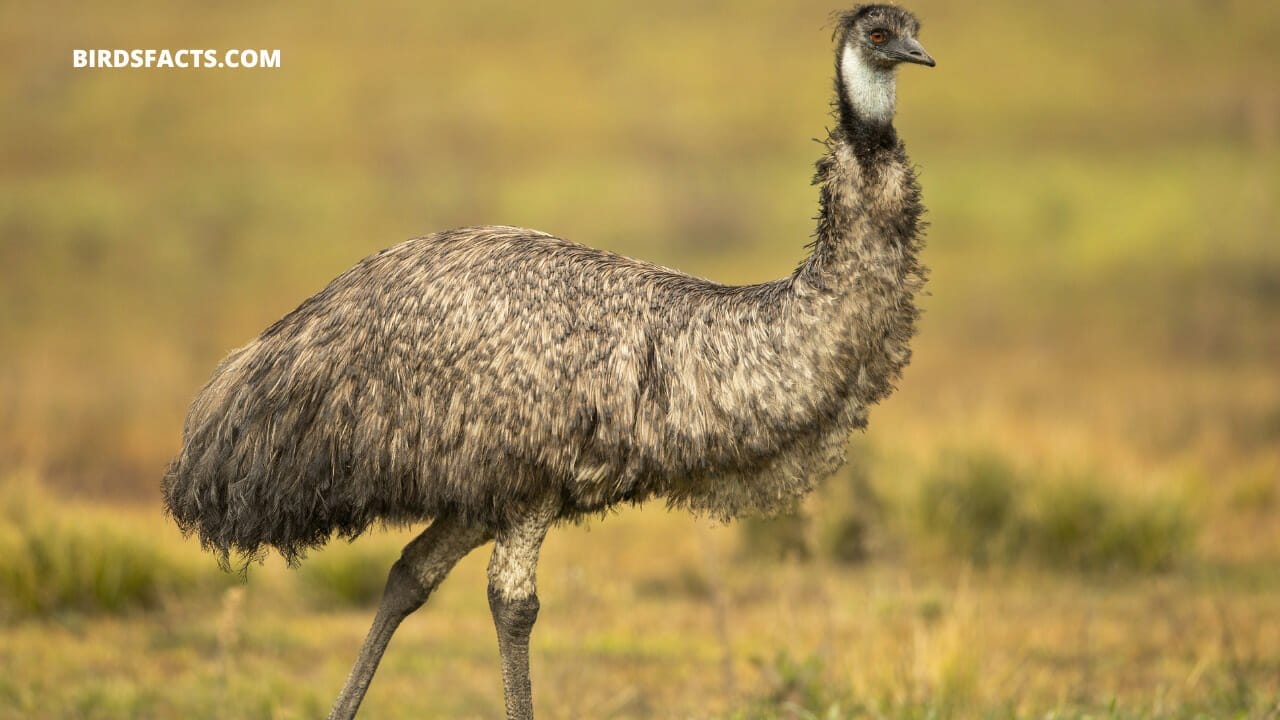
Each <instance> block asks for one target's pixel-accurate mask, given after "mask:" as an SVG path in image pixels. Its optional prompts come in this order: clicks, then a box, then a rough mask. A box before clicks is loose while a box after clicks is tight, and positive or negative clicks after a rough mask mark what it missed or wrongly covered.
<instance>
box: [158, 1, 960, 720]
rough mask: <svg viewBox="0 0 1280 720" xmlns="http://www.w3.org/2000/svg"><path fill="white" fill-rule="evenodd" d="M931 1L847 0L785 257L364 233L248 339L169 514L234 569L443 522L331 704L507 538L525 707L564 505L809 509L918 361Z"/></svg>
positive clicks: (509, 623) (497, 580) (726, 512)
mask: <svg viewBox="0 0 1280 720" xmlns="http://www.w3.org/2000/svg"><path fill="white" fill-rule="evenodd" d="M919 32H920V22H919V20H918V19H917V18H916V17H915V15H913V14H912V13H911V12H909V11H908V10H906V9H903V8H900V7H897V6H892V5H882V4H869V5H859V6H855V7H854V8H853V9H852V10H849V11H847V12H844V13H841V14H838V15H837V16H836V21H835V32H834V34H833V39H834V40H835V45H836V57H835V99H834V101H833V103H832V107H833V110H832V114H833V118H832V119H833V121H834V122H833V123H832V126H831V127H830V128H829V129H828V136H827V139H826V141H825V143H824V153H823V155H822V157H821V159H819V160H818V162H817V165H816V172H815V176H814V180H813V183H814V185H815V186H816V187H817V188H818V196H819V203H818V204H819V213H818V216H817V225H816V229H815V231H814V233H813V237H812V240H811V242H810V243H809V245H807V248H808V254H807V257H805V259H804V260H803V261H802V262H801V263H800V264H799V265H798V267H796V268H795V269H794V271H793V272H791V273H790V274H788V275H785V276H784V277H782V278H780V279H777V280H774V281H771V282H764V283H759V284H750V285H724V284H719V283H716V282H712V281H710V280H705V279H701V278H698V277H693V276H690V275H687V274H684V273H681V272H678V271H675V270H671V269H668V268H665V267H661V266H659V265H655V264H651V263H648V262H644V261H640V260H635V259H631V258H627V257H623V256H620V255H617V254H614V253H610V252H606V251H602V250H597V249H592V248H590V247H587V246H584V245H580V244H577V243H575V242H571V241H569V240H565V239H562V238H559V237H556V236H553V235H550V234H547V233H543V232H539V231H535V230H529V229H524V228H517V227H510V226H483V227H469V228H460V229H453V230H447V231H443V232H438V233H434V234H430V235H425V236H422V237H418V238H414V239H411V240H408V241H406V242H403V243H401V244H399V245H395V246H393V247H390V248H388V249H385V250H383V251H381V252H378V253H376V254H374V255H371V256H369V257H366V258H365V259H363V260H361V261H360V262H359V263H357V264H356V265H355V266H354V267H352V268H351V269H349V270H347V271H346V272H344V273H342V274H341V275H339V276H338V277H337V278H335V279H334V280H333V281H332V282H330V283H329V284H328V285H327V286H326V287H324V288H323V289H322V290H320V291H319V292H318V293H316V294H315V295H313V296H311V297H310V298H308V299H306V300H305V301H303V302H302V303H301V305H299V306H298V307H297V308H296V309H295V310H293V311H292V312H290V313H288V314H287V315H285V316H284V317H283V318H281V319H280V320H278V321H277V322H275V323H274V324H272V325H270V326H269V327H267V328H266V329H265V330H264V331H262V333H261V334H259V335H258V336H257V337H256V338H254V339H253V340H252V341H250V342H249V343H248V344H246V345H244V346H242V347H240V348H239V349H236V350H234V351H232V352H231V353H230V354H229V355H228V356H227V357H226V358H225V359H224V360H223V361H222V362H221V363H220V364H219V365H218V366H217V368H216V369H215V370H214V372H213V374H212V377H211V378H210V380H209V381H208V382H207V384H206V385H205V386H204V387H203V389H202V390H200V392H199V393H198V394H197V396H196V398H195V400H194V401H193V402H192V404H191V407H190V410H189V412H188V415H187V417H186V420H185V423H184V425H183V430H182V448H181V450H180V452H179V453H178V455H177V456H176V457H175V458H174V460H173V461H172V462H171V463H170V465H169V467H168V469H167V471H166V473H165V475H164V479H163V481H162V491H163V499H164V503H165V507H166V512H167V514H168V515H169V516H170V517H171V518H172V519H173V520H174V521H175V522H176V524H177V525H178V527H179V528H180V529H181V530H182V531H183V532H184V533H186V534H188V535H191V534H196V535H198V537H199V539H200V541H201V543H202V546H203V547H204V548H205V549H207V550H210V551H212V552H214V553H215V554H216V555H217V557H218V559H219V561H220V563H221V564H222V565H223V566H224V567H227V566H228V565H229V562H230V560H229V559H230V558H232V557H235V558H242V559H243V560H244V562H245V563H246V565H247V564H248V563H249V562H250V561H251V560H252V559H253V558H260V557H262V555H263V554H264V553H266V552H268V551H269V550H271V549H275V550H277V551H278V552H279V553H280V554H281V555H283V557H284V558H285V559H286V560H288V561H289V563H290V564H291V565H293V564H296V563H297V562H298V561H300V560H301V559H302V558H303V556H304V555H305V553H306V551H307V550H309V549H313V548H316V547H319V546H321V545H323V544H324V543H326V542H327V541H328V540H329V539H331V538H333V537H335V536H336V537H344V538H348V539H353V538H355V537H356V536H359V535H360V534H361V533H363V532H364V531H366V530H367V529H369V528H370V527H372V526H374V525H382V524H391V525H411V526H418V525H422V524H426V527H425V529H424V530H422V532H421V534H419V535H417V536H416V537H415V538H414V539H413V540H412V541H411V542H409V543H408V545H406V546H405V548H404V550H403V552H402V553H401V555H400V557H399V558H398V559H397V560H396V561H395V562H394V563H393V564H392V565H391V568H390V571H389V573H388V577H387V581H386V585H385V589H384V591H383V595H382V598H381V601H380V603H379V606H378V609H377V611H376V614H375V616H374V620H373V624H372V627H371V628H370V630H369V632H368V635H367V637H366V638H365V640H364V643H363V645H362V647H361V649H360V651H359V656H358V658H357V660H356V662H355V664H354V667H353V668H352V670H351V673H350V675H349V677H348V678H347V681H346V683H345V685H344V687H343V689H342V691H341V693H340V695H339V696H338V698H337V701H336V702H335V704H334V706H333V709H332V712H331V715H330V717H331V718H335V719H345V718H352V717H354V716H355V714H356V712H357V711H358V709H359V707H360V703H361V701H362V700H363V699H364V697H365V694H366V692H367V690H368V688H369V684H370V681H371V680H372V678H373V676H374V672H375V670H376V669H377V666H378V663H379V661H380V659H381V658H382V656H383V653H384V652H385V650H386V648H387V645H388V643H389V642H390V640H391V638H392V635H393V634H394V632H395V631H396V628H397V627H398V626H399V625H400V623H401V622H402V621H403V620H404V619H405V618H406V617H407V616H409V615H410V614H411V613H413V612H414V611H416V610H417V609H418V608H420V607H421V606H422V605H423V604H424V602H425V601H426V600H427V597H428V596H429V595H430V594H431V593H432V591H433V590H435V588H436V587H437V586H438V585H439V584H440V582H441V581H442V580H443V579H444V577H445V576H446V575H447V574H448V573H449V571H450V569H451V568H453V566H454V565H455V564H456V563H457V562H458V561H459V560H460V559H461V558H462V557H463V556H464V555H466V554H467V553H469V552H470V551H472V550H474V549H476V548H478V547H480V546H483V545H486V544H488V543H490V542H492V543H493V550H492V555H491V557H490V561H489V565H488V574H487V579H488V588H487V591H488V601H489V607H490V610H491V612H492V616H493V621H494V625H495V629H496V632H497V640H498V650H499V654H500V658H501V670H502V683H503V696H504V701H505V710H506V717H507V718H508V719H509V720H529V719H530V718H532V717H533V695H532V687H531V683H530V678H529V641H530V636H531V634H532V630H533V627H534V624H535V621H536V619H537V616H538V611H539V607H540V603H539V599H538V594H537V583H536V571H537V564H538V556H539V550H540V547H541V545H542V543H543V539H544V538H545V537H546V535H547V532H548V531H549V530H550V529H551V528H552V527H554V526H557V525H560V524H564V523H569V522H574V521H578V520H581V519H584V518H588V517H589V516H592V515H603V514H605V513H607V512H608V511H610V510H612V509H615V508H618V507H621V506H625V505H631V504H640V503H644V502H646V501H650V500H654V499H664V500H665V501H666V503H667V505H668V506H669V507H670V508H672V509H678V510H687V511H690V512H693V513H695V514H699V515H703V516H711V517H714V518H717V519H725V520H728V519H732V518H737V517H740V516H744V515H749V514H753V513H770V512H776V511H778V510H781V509H784V508H787V507H790V506H793V505H794V503H795V502H796V501H797V500H798V499H799V498H801V497H803V496H804V495H805V494H806V493H808V492H809V491H810V490H811V489H813V488H814V486H815V483H817V482H818V481H819V480H821V479H822V478H823V477H825V476H828V475H830V474H831V473H832V472H834V471H835V470H836V469H837V468H838V467H839V466H840V465H841V463H843V462H844V460H845V452H846V446H847V443H848V438H849V436H850V435H851V434H852V433H853V432H854V431H855V430H858V429H861V428H864V427H865V426H866V424H867V420H868V413H869V410H870V408H871V407H872V406H873V405H875V404H876V403H878V402H879V401H881V400H883V399H884V398H885V397H887V396H888V395H889V393H890V392H892V390H893V389H894V388H895V385H896V384H897V382H898V381H899V379H900V377H901V374H902V371H903V369H904V367H905V366H906V365H907V363H908V362H909V360H910V357H911V349H910V341H911V338H912V337H913V336H914V334H915V332H916V326H917V321H918V317H919V310H918V307H917V304H916V297H917V296H918V295H919V294H920V293H921V292H922V289H923V287H924V284H925V280H926V274H927V271H926V268H925V267H924V265H923V264H922V262H921V260H920V257H919V256H920V254H921V251H922V250H923V244H924V239H923V222H922V219H921V218H922V214H923V212H924V206H923V203H922V199H921V189H920V185H919V183H918V181H917V177H916V171H915V168H914V166H913V165H912V164H911V162H910V161H909V160H908V157H907V155H906V151H905V148H904V145H903V143H902V141H901V140H900V138H899V136H898V134H897V132H896V130H895V128H894V124H893V119H894V115H895V109H896V80H897V71H898V69H899V68H900V66H902V65H903V64H918V65H924V66H929V67H933V66H934V65H935V62H934V60H933V58H932V57H931V56H930V55H929V54H928V53H927V52H926V51H925V49H924V48H923V47H922V46H921V44H920V42H919V40H918V35H919Z"/></svg>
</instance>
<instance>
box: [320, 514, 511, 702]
mask: <svg viewBox="0 0 1280 720" xmlns="http://www.w3.org/2000/svg"><path fill="white" fill-rule="evenodd" d="M488 539H489V535H488V533H486V532H484V531H482V530H477V529H475V528H469V527H465V526H462V525H460V524H458V523H457V522H455V521H453V520H451V519H450V518H439V519H437V520H436V521H435V522H433V523H431V526H430V527H428V528H427V529H426V530H423V531H422V534H421V535H419V536H418V537H416V538H414V539H413V541H412V542H410V543H409V544H408V545H406V546H405V548H404V552H403V553H401V555H400V559H399V560H397V561H396V562H395V564H394V565H392V566H391V573H390V574H389V575H388V576H387V586H386V589H384V590H383V592H382V604H381V605H379V606H378V614H377V615H376V616H374V619H373V627H372V628H370V629H369V635H368V636H367V637H366V638H365V641H364V646H363V647H361V648H360V657H359V658H357V659H356V664H355V666H354V667H352V668H351V674H350V675H349V676H348V677H347V684H346V685H345V686H344V687H343V688H342V694H341V695H339V696H338V700H337V702H336V703H334V705H333V710H332V711H331V712H330V713H329V718H330V720H350V718H354V717H355V715H356V711H357V710H359V709H360V701H362V700H364V694H365V691H367V690H368V689H369V682H370V681H371V680H373V673H374V672H375V671H376V670H377V669H378V661H380V660H381V659H382V653H383V652H384V651H386V649H387V643H389V642H390V641H391V636H392V635H393V634H394V633H395V631H396V628H397V627H399V626H400V623H401V621H403V620H404V619H405V618H406V617H408V616H409V614H410V613H412V612H413V611H414V610H417V609H418V608H420V607H422V604H423V603H425V602H426V601H427V596H429V595H430V594H431V592H432V591H433V590H435V589H436V586H437V585H439V584H440V581H441V580H444V577H445V575H448V574H449V571H450V570H451V569H453V566H454V565H455V564H457V562H458V561H459V560H461V559H462V556H464V555H466V554H467V553H468V552H471V550H473V549H474V548H476V547H477V546H479V545H482V544H484V543H485V542H487V541H488Z"/></svg>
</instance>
